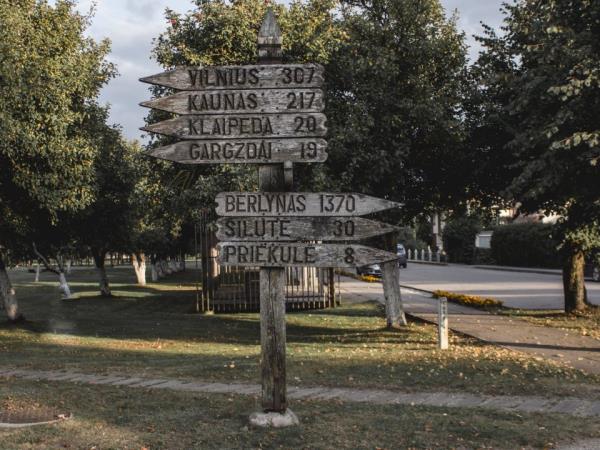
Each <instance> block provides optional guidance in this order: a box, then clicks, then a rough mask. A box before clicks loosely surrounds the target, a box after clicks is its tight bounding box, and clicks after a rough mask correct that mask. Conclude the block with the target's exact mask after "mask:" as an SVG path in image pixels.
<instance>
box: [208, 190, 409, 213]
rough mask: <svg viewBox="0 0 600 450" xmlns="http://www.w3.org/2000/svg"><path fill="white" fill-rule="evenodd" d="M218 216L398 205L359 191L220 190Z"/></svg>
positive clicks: (372, 209) (378, 208)
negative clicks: (355, 192)
mask: <svg viewBox="0 0 600 450" xmlns="http://www.w3.org/2000/svg"><path fill="white" fill-rule="evenodd" d="M216 202H217V214H218V215H219V216H229V217H233V216H303V217H305V216H309V217H317V216H327V217H345V216H364V215H366V214H373V213H376V212H379V211H384V210H386V209H391V208H397V207H400V206H401V205H400V204H399V203H396V202H391V201H389V200H384V199H381V198H375V197H369V196H368V195H363V194H338V193H333V192H221V193H220V194H218V195H217V198H216Z"/></svg>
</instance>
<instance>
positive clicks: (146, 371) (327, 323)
mask: <svg viewBox="0 0 600 450" xmlns="http://www.w3.org/2000/svg"><path fill="white" fill-rule="evenodd" d="M11 275H12V278H13V281H14V284H15V287H16V289H17V294H18V297H19V300H20V304H21V307H22V310H23V312H24V313H25V316H26V317H27V319H28V320H29V322H28V323H27V324H26V325H25V326H20V327H13V326H8V325H6V324H3V325H0V367H6V366H10V367H19V368H28V369H63V368H66V369H70V370H74V371H78V372H82V373H99V374H102V373H117V374H131V375H138V376H143V377H152V378H177V379H181V380H206V381H220V382H225V383H226V382H236V381H245V382H252V383H258V382H259V372H258V359H259V353H260V346H259V318H258V315H257V314H218V315H212V316H206V315H198V314H193V313H191V311H193V309H194V304H195V291H194V274H193V272H192V271H189V272H187V273H183V274H178V275H174V276H172V277H170V278H168V279H166V280H163V281H161V282H160V283H156V284H149V285H148V286H146V287H138V286H135V285H133V284H131V283H133V281H134V276H133V270H132V269H126V268H117V269H111V270H109V276H110V277H111V280H112V287H113V293H114V294H115V295H116V297H115V298H113V299H102V298H100V297H98V296H97V286H96V283H95V275H94V272H93V271H92V270H87V269H77V270H75V271H74V273H73V275H72V276H71V277H70V282H71V287H72V289H73V291H74V292H75V293H76V295H75V299H73V300H69V301H62V300H60V299H59V293H58V291H57V283H56V280H55V279H54V277H53V276H52V275H51V274H46V273H44V274H43V278H42V282H40V283H32V282H31V280H32V278H33V275H32V274H28V273H25V272H17V273H15V272H13V273H11ZM287 321H288V326H287V338H288V359H287V360H288V383H289V384H290V385H298V386H313V385H330V386H337V387H339V386H344V387H354V388H387V389H395V390H400V391H455V392H456V391H460V392H472V393H479V394H482V393H483V394H495V395H519V394H525V395H541V396H561V395H570V396H580V397H582V398H586V399H600V378H599V377H594V376H589V375H585V374H583V373H582V372H580V371H577V370H573V369H569V368H566V367H564V366H561V365H559V364H557V363H551V362H546V361H542V360H538V359H534V358H532V357H530V356H527V355H522V354H520V353H517V352H513V351H510V350H506V349H499V348H496V347H494V346H491V345H486V344H483V343H481V342H479V341H477V340H475V339H471V338H466V337H463V336H457V335H452V336H451V349H450V350H449V351H444V352H442V351H439V350H437V349H436V329H435V327H433V326H431V325H429V324H425V323H421V322H412V323H410V324H409V326H408V327H407V328H406V329H403V330H399V331H395V330H393V331H388V330H386V329H385V328H384V326H385V320H384V317H383V311H382V309H381V307H380V306H379V305H378V304H375V303H363V304H354V305H347V306H342V307H338V308H335V309H330V310H321V311H313V312H294V313H290V314H288V316H287ZM0 391H1V393H0V406H1V402H3V401H4V402H11V401H17V400H19V399H25V401H26V399H29V400H30V401H32V402H34V401H37V402H48V404H50V405H56V404H57V403H60V402H64V403H63V404H64V405H65V407H66V408H67V409H68V410H69V411H72V412H74V413H75V420H73V421H71V422H66V423H62V424H60V425H53V426H43V427H41V428H35V429H31V430H20V431H2V432H1V433H0V436H1V437H2V439H0V448H11V449H12V448H54V447H59V446H60V445H61V442H63V441H64V442H65V443H67V444H69V445H70V446H71V448H91V447H92V446H93V445H96V446H97V448H137V449H139V448H141V447H142V446H144V445H146V446H147V447H148V448H193V447H194V446H196V448H240V447H241V448H260V446H261V445H262V447H263V448H265V447H268V448H271V447H276V448H278V447H279V446H280V445H281V446H283V448H336V447H337V448H361V447H366V448H376V447H381V448H398V447H400V448H402V447H411V446H412V447H416V448H423V447H428V446H429V447H432V448H440V447H441V448H444V447H446V446H448V447H459V448H460V447H461V446H462V447H464V448H473V447H485V446H489V445H492V444H491V443H494V442H495V444H493V445H492V447H493V448H499V447H505V448H516V447H520V446H523V445H525V444H527V443H530V444H531V445H532V446H534V447H543V446H544V445H546V444H549V443H552V442H556V439H558V437H559V436H562V438H563V439H569V438H575V437H586V436H594V433H597V432H598V431H599V430H600V427H598V422H597V421H596V422H594V421H593V420H587V419H586V420H582V419H576V418H571V417H567V416H560V415H552V416H550V415H529V414H523V413H520V414H516V413H499V412H490V411H487V412H486V411H483V410H481V411H476V410H460V411H459V410H457V409H442V408H426V407H409V408H407V407H401V406H369V405H367V404H360V405H358V404H350V403H348V404H340V403H339V402H313V401H293V402H292V404H291V408H292V409H293V410H294V411H295V412H296V413H297V414H298V415H299V416H300V417H301V420H302V426H301V427H300V428H298V429H294V430H285V431H264V432H263V431H259V430H252V429H251V430H247V429H245V428H244V427H245V423H246V419H247V415H248V413H249V412H251V411H253V410H256V409H258V404H257V403H256V400H255V399H253V398H250V397H239V396H236V397H233V398H229V397H227V396H219V395H201V394H193V395H190V394H189V393H177V392H165V391H160V392H159V390H156V391H149V390H143V389H132V388H115V387H113V388H109V387H102V386H84V385H76V384H72V383H63V384H59V383H50V382H46V383H34V382H31V381H24V380H23V381H15V380H10V381H6V380H5V381H0ZM194 399H195V400H197V401H191V402H190V400H194ZM594 423H595V426H592V425H591V424H594ZM594 430H595V431H594ZM61 439H62V440H63V441H61ZM27 442H32V443H33V444H32V445H31V446H30V447H28V446H27V445H29V444H27ZM44 443H50V444H48V445H47V446H44V445H45V444H44ZM498 443H500V444H498Z"/></svg>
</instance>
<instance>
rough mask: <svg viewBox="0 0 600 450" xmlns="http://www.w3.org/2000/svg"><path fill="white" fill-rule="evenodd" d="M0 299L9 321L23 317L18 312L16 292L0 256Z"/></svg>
mask: <svg viewBox="0 0 600 450" xmlns="http://www.w3.org/2000/svg"><path fill="white" fill-rule="evenodd" d="M0 300H2V304H3V306H4V310H5V311H6V316H7V317H8V320H9V322H18V321H19V320H22V319H23V316H22V315H21V314H20V313H19V304H18V303H17V294H16V292H15V290H14V288H13V287H12V284H11V282H10V278H9V277H8V272H7V271H6V266H5V265H4V260H3V259H2V257H0Z"/></svg>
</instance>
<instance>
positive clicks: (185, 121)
mask: <svg viewBox="0 0 600 450" xmlns="http://www.w3.org/2000/svg"><path fill="white" fill-rule="evenodd" d="M142 129H143V130H145V131H151V132H152V133H158V134H164V135H166V136H173V137H176V138H178V139H242V138H246V139H248V138H254V139H257V138H265V139H266V138H305V137H322V136H325V135H326V134H327V128H325V115H324V114H321V113H305V114H293V115H290V114H218V115H217V114H208V115H202V116H201V115H191V116H180V117H176V118H175V119H170V120H164V121H162V122H158V123H154V124H152V125H148V126H147V127H144V128H142Z"/></svg>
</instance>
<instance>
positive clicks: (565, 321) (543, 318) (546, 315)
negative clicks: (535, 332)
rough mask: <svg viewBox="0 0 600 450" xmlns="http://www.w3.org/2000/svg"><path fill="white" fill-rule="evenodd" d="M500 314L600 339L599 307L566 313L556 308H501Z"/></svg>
mask: <svg viewBox="0 0 600 450" xmlns="http://www.w3.org/2000/svg"><path fill="white" fill-rule="evenodd" d="M501 314H504V315H507V316H512V317H518V318H519V319H523V320H526V321H527V322H530V323H533V324H535V325H543V326H546V327H553V328H560V329H561V330H564V331H568V332H570V333H573V334H578V335H581V336H590V337H592V338H594V339H599V340H600V307H592V308H590V309H589V310H587V311H583V312H575V313H572V314H567V313H565V312H562V311H556V310H531V309H503V310H502V311H501Z"/></svg>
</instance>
